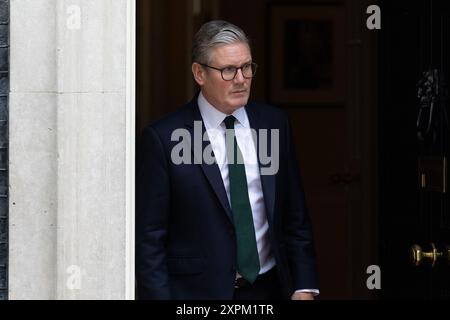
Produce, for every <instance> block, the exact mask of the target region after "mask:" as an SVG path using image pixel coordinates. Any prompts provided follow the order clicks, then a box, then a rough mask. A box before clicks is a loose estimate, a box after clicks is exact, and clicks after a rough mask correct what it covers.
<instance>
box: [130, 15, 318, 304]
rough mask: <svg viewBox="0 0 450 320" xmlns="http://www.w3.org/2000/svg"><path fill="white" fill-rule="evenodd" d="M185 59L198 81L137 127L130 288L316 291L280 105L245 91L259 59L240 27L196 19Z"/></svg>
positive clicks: (264, 293) (210, 293)
mask: <svg viewBox="0 0 450 320" xmlns="http://www.w3.org/2000/svg"><path fill="white" fill-rule="evenodd" d="M192 59H193V60H192V73H193V76H194V78H195V81H196V82H197V84H198V85H199V87H200V89H201V90H200V92H199V93H198V94H197V95H196V96H195V97H194V98H193V100H192V101H191V102H190V103H188V104H186V105H185V106H183V107H182V108H180V109H179V110H178V111H176V112H174V113H172V114H169V115H168V116H166V117H165V118H163V119H161V120H159V121H157V122H156V123H153V124H152V125H150V126H149V127H147V128H146V129H145V130H144V132H143V135H142V145H141V154H142V156H141V157H140V161H139V163H138V170H137V199H136V278H137V286H138V298H140V299H313V297H314V295H317V294H318V293H319V292H318V282H317V274H316V262H315V253H314V244H313V237H312V228H311V223H310V218H309V216H308V212H307V208H306V203H305V195H304V191H303V187H302V183H301V179H300V175H299V171H298V168H297V161H296V156H295V148H294V144H293V141H292V133H291V129H290V126H289V121H288V118H287V116H286V115H285V114H284V113H283V112H281V111H280V110H278V109H277V108H275V107H271V106H268V105H264V104H256V103H252V102H249V101H248V100H249V95H250V87H251V83H252V78H253V77H254V75H255V73H256V68H257V65H256V64H255V63H254V62H253V61H252V56H251V51H250V46H249V42H248V39H247V37H246V35H245V34H244V32H243V31H242V30H241V29H240V28H238V27H237V26H235V25H233V24H231V23H228V22H225V21H211V22H208V23H206V24H204V25H203V26H202V27H201V28H200V30H199V31H198V32H197V34H196V35H195V37H194V43H193V53H192ZM205 132H206V134H205ZM262 132H266V133H267V132H269V134H266V135H264V134H260V133H262ZM252 133H256V134H252ZM180 137H183V138H184V139H181V141H180ZM258 140H259V141H258ZM197 142H198V143H197ZM261 150H271V153H272V154H271V155H270V158H268V157H266V156H264V157H263V155H265V153H264V152H261ZM208 155H209V156H210V157H209V158H208ZM266 155H267V154H266ZM211 159H212V160H213V161H210V160H211ZM263 159H264V160H267V159H271V161H270V163H269V162H268V161H262V160H263Z"/></svg>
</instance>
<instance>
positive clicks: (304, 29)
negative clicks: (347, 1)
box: [267, 4, 347, 106]
mask: <svg viewBox="0 0 450 320" xmlns="http://www.w3.org/2000/svg"><path fill="white" fill-rule="evenodd" d="M268 19H269V21H268V23H269V28H268V30H269V34H268V53H269V59H268V61H269V63H268V65H269V76H268V79H267V87H268V88H267V89H268V90H267V92H268V95H269V97H268V99H269V101H270V102H271V103H274V104H277V105H280V106H305V105H306V106H343V105H345V97H346V88H347V85H346V80H347V79H346V78H347V76H346V70H347V67H346V64H347V54H346V34H345V28H346V20H345V9H344V7H343V6H340V5H280V4H272V5H270V6H269V7H268Z"/></svg>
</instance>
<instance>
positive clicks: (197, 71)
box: [192, 62, 205, 87]
mask: <svg viewBox="0 0 450 320" xmlns="http://www.w3.org/2000/svg"><path fill="white" fill-rule="evenodd" d="M192 74H193V75H194V79H195V82H197V84H198V85H199V86H200V87H201V86H203V85H204V84H205V69H204V68H202V66H201V65H199V64H198V63H197V62H194V63H193V64H192Z"/></svg>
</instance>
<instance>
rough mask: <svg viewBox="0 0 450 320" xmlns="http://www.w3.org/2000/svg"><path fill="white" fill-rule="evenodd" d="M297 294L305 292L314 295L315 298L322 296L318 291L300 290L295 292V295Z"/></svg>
mask: <svg viewBox="0 0 450 320" xmlns="http://www.w3.org/2000/svg"><path fill="white" fill-rule="evenodd" d="M297 292H305V293H312V294H313V295H314V297H317V296H318V295H319V294H320V291H319V290H317V289H300V290H295V293H297Z"/></svg>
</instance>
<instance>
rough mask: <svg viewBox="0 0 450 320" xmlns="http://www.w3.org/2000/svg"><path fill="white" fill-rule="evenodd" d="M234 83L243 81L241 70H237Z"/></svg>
mask: <svg viewBox="0 0 450 320" xmlns="http://www.w3.org/2000/svg"><path fill="white" fill-rule="evenodd" d="M234 81H235V82H237V83H242V82H244V81H245V78H244V74H243V73H242V68H240V69H237V71H236V76H235V77H234Z"/></svg>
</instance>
